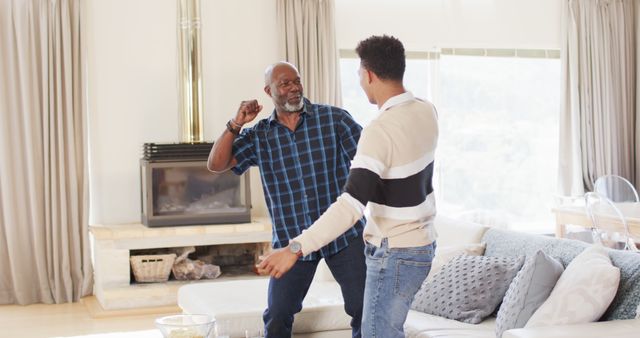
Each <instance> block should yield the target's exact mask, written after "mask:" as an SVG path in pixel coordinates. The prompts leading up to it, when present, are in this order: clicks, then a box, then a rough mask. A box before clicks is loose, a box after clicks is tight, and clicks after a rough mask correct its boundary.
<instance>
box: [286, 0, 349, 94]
mask: <svg viewBox="0 0 640 338" xmlns="http://www.w3.org/2000/svg"><path fill="white" fill-rule="evenodd" d="M276 4H277V9H276V13H277V20H278V37H279V39H280V57H281V58H282V59H283V60H286V61H289V62H291V63H293V64H295V65H296V66H297V67H298V70H299V71H300V75H301V76H302V84H303V86H304V90H305V96H306V97H307V98H309V99H310V100H311V101H312V102H317V103H325V104H331V105H335V106H340V105H341V104H342V94H341V88H340V66H339V62H340V59H339V55H338V50H337V48H336V38H335V35H336V34H335V19H334V13H335V6H334V3H333V0H277V3H276Z"/></svg>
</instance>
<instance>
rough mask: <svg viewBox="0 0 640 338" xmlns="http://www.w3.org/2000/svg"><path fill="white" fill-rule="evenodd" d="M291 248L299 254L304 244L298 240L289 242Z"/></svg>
mask: <svg viewBox="0 0 640 338" xmlns="http://www.w3.org/2000/svg"><path fill="white" fill-rule="evenodd" d="M289 250H291V252H293V253H294V254H297V253H298V251H300V250H302V245H300V243H298V242H291V243H289Z"/></svg>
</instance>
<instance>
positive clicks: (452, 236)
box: [434, 214, 489, 250]
mask: <svg viewBox="0 0 640 338" xmlns="http://www.w3.org/2000/svg"><path fill="white" fill-rule="evenodd" d="M434 225H435V227H436V232H437V233H438V239H437V240H436V243H437V244H438V246H457V245H465V244H477V243H480V242H481V239H482V236H484V233H485V232H486V231H487V229H489V227H488V226H486V225H482V224H478V223H474V222H470V221H464V220H459V219H455V218H451V217H447V216H443V215H441V214H438V215H437V216H436V219H435V221H434ZM436 250H437V249H436Z"/></svg>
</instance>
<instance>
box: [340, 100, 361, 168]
mask: <svg viewBox="0 0 640 338" xmlns="http://www.w3.org/2000/svg"><path fill="white" fill-rule="evenodd" d="M338 130H339V133H340V134H339V135H340V146H341V147H342V150H344V151H345V152H346V153H347V154H349V158H351V159H353V157H354V156H355V155H356V149H357V148H358V140H359V139H360V133H361V132H362V127H361V126H360V125H359V124H358V123H357V122H356V121H355V120H354V119H353V117H351V115H350V114H349V113H347V112H346V111H343V114H342V119H341V120H340V124H339V125H338Z"/></svg>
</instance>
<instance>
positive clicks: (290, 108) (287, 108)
mask: <svg viewBox="0 0 640 338" xmlns="http://www.w3.org/2000/svg"><path fill="white" fill-rule="evenodd" d="M302 107H304V100H303V99H300V102H299V103H298V104H297V105H293V104H290V103H289V102H287V103H285V104H284V110H285V111H287V112H290V113H293V112H297V111H300V110H302Z"/></svg>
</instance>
